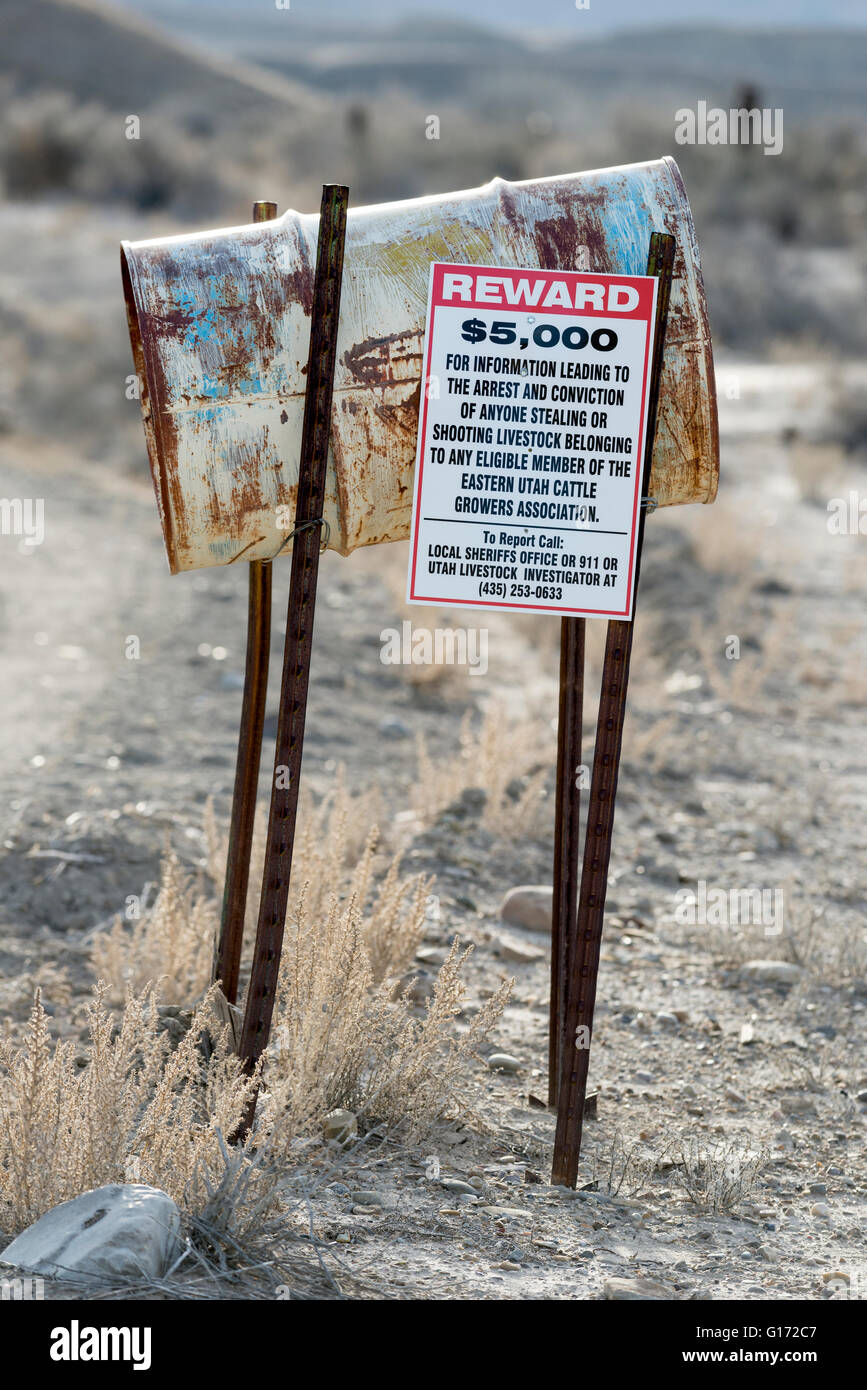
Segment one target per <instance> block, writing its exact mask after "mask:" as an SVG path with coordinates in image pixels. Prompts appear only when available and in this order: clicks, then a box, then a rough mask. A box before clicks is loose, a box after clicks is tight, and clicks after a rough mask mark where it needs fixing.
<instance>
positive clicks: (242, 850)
mask: <svg viewBox="0 0 867 1390" xmlns="http://www.w3.org/2000/svg"><path fill="white" fill-rule="evenodd" d="M276 216H277V204H276V203H266V202H258V203H254V204H253V221H254V222H270V221H272V220H273V219H274V218H275V217H276ZM248 576H249V582H248V592H247V657H246V665H245V670H244V698H243V702H242V705H241V728H240V731H239V733H238V757H237V761H236V764H235V790H234V795H233V797H232V818H231V821H230V824H229V849H228V854H227V856H226V880H225V885H224V889H223V913H222V920H221V922H220V940H219V944H218V947H217V955H216V960H215V963H214V977H215V979H217V980H219V981H220V984H221V986H222V990H223V994H224V995H225V997H226V999H227V1001H228V1002H229V1003H230V1004H234V1003H235V1001H236V1000H237V998H238V975H239V972H240V967H241V948H242V946H243V943H244V920H245V918H246V914H247V889H248V886H249V880H250V855H251V852H252V848H253V827H254V824H255V819H256V793H257V791H258V787H259V765H260V762H261V759H262V731H263V728H264V725H265V700H266V697H267V694H268V658H269V654H270V649H271V561H270V560H251V561H250V564H249V567H248Z"/></svg>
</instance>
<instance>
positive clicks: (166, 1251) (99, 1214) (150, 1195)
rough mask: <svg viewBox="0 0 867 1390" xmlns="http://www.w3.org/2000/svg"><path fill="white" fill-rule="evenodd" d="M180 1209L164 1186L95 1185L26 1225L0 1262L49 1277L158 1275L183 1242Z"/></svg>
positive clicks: (137, 1276) (8, 1246)
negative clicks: (163, 1189)
mask: <svg viewBox="0 0 867 1390" xmlns="http://www.w3.org/2000/svg"><path fill="white" fill-rule="evenodd" d="M180 1232H181V1214H180V1212H179V1211H178V1208H177V1206H176V1205H175V1203H174V1202H173V1201H172V1199H171V1197H170V1196H169V1195H168V1193H167V1192H162V1191H161V1190H160V1189H159V1188H158V1187H147V1186H145V1185H144V1184H143V1183H127V1184H123V1185H121V1184H117V1183H112V1184H110V1185H109V1186H107V1187H96V1188H94V1189H93V1191H92V1192H85V1193H83V1194H82V1195H81V1196H80V1197H73V1199H72V1201H71V1202H62V1203H61V1205H60V1206H59V1207H53V1208H52V1210H51V1211H47V1212H46V1213H45V1215H44V1216H40V1218H39V1220H38V1221H35V1222H34V1223H33V1225H32V1226H28V1228H27V1230H26V1231H23V1232H22V1233H21V1235H20V1236H18V1237H17V1239H16V1240H13V1242H12V1244H11V1245H7V1247H6V1249H5V1250H4V1251H3V1254H2V1255H0V1264H7V1265H14V1266H15V1267H16V1268H17V1269H25V1270H28V1271H29V1272H30V1273H32V1274H44V1275H47V1276H48V1277H49V1278H54V1279H73V1278H76V1279H78V1278H81V1276H82V1275H84V1276H90V1277H95V1278H98V1279H118V1278H121V1279H138V1278H142V1277H150V1278H155V1279H159V1278H160V1277H161V1276H162V1275H164V1274H165V1273H166V1271H167V1270H168V1269H169V1267H170V1266H171V1265H172V1263H173V1262H174V1260H176V1259H177V1257H178V1255H179V1254H180V1252H181V1250H182V1248H183V1246H182V1241H181V1234H180Z"/></svg>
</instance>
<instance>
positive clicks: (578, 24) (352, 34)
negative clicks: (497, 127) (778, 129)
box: [137, 0, 867, 124]
mask: <svg viewBox="0 0 867 1390" xmlns="http://www.w3.org/2000/svg"><path fill="white" fill-rule="evenodd" d="M137 3H140V0H137ZM148 8H149V9H150V10H151V11H152V12H153V13H154V14H156V15H158V16H159V17H160V19H161V21H162V22H164V23H165V24H166V25H167V26H170V27H171V28H172V29H173V30H174V31H176V32H178V33H180V34H183V35H184V37H186V38H187V39H189V40H191V41H195V42H199V43H206V44H207V45H208V46H209V47H210V48H212V49H214V50H217V51H220V52H224V53H229V54H232V55H233V56H235V57H238V58H245V59H249V60H251V61H253V62H255V63H258V64H261V65H263V66H266V67H269V68H272V69H274V70H276V71H279V72H280V73H283V74H285V75H287V76H290V77H294V78H296V79H301V80H304V81H307V82H315V84H316V86H317V88H320V89H325V90H328V91H338V92H340V93H341V94H343V95H346V94H353V95H359V94H366V95H372V94H377V93H381V92H383V91H386V90H388V89H390V88H394V87H400V88H403V89H406V90H407V91H411V92H412V93H413V94H414V95H416V96H417V97H419V98H423V99H424V100H428V101H435V100H439V101H449V102H451V101H458V102H460V103H461V104H462V105H464V106H467V107H470V108H473V109H476V110H480V111H483V112H485V113H486V114H488V115H489V116H491V117H496V116H499V115H502V114H503V113H506V112H510V111H511V112H514V111H515V110H516V109H519V110H523V111H524V112H525V113H526V112H527V111H533V110H535V109H537V108H538V107H540V106H541V107H543V108H546V109H551V107H552V106H555V107H556V108H557V109H558V111H560V112H561V113H563V114H564V115H565V114H567V113H573V112H577V111H580V112H581V114H582V119H584V120H585V121H589V122H590V123H591V124H593V123H601V121H603V120H604V119H606V118H607V113H608V111H609V110H610V108H611V106H612V105H616V104H617V103H619V102H622V101H623V100H624V99H631V100H632V101H635V102H638V101H642V102H644V101H649V102H650V103H652V104H654V105H658V104H659V103H661V102H666V103H669V104H672V105H673V106H674V107H677V106H680V105H683V104H685V103H694V102H695V100H696V98H697V97H699V96H700V97H703V98H704V99H706V100H707V101H708V102H709V103H710V104H714V103H716V102H726V103H727V102H728V100H729V97H730V95H731V93H732V91H733V90H735V88H736V87H737V86H738V85H739V84H744V83H748V84H749V85H750V86H751V87H753V88H754V89H757V90H758V91H759V92H760V93H761V94H762V95H763V98H764V101H765V102H766V104H769V105H772V106H785V108H786V111H787V114H788V115H789V116H790V118H792V119H802V118H807V117H814V116H823V115H825V114H827V110H828V103H829V96H830V95H831V93H833V106H834V111H835V113H836V115H837V116H838V117H845V116H846V115H847V114H850V115H860V116H862V117H863V116H864V115H865V114H867V76H865V74H867V29H865V28H863V27H862V28H861V29H860V30H858V29H857V28H855V27H854V23H855V12H854V10H853V11H852V20H853V28H852V29H851V30H848V31H841V30H840V29H836V28H822V29H810V30H806V29H798V28H796V27H795V26H796V25H797V24H798V22H799V20H798V14H799V13H801V14H803V8H802V10H801V11H800V12H799V11H798V7H797V6H787V7H786V8H787V9H788V10H790V11H791V13H790V14H789V15H788V17H787V16H786V15H785V14H782V13H781V14H780V15H779V24H780V27H774V28H772V27H764V28H758V29H757V28H755V27H752V28H740V27H735V24H736V16H735V13H734V11H733V8H732V6H727V7H726V13H725V24H720V22H719V16H718V15H711V14H709V15H708V20H709V22H708V23H707V24H704V25H699V24H697V23H696V22H695V20H696V9H697V6H696V4H695V3H694V0H693V3H691V4H690V5H689V6H688V7H687V14H688V16H689V17H688V19H687V21H686V22H681V23H679V24H677V25H676V26H674V25H668V26H664V27H662V26H660V24H659V15H657V19H656V27H653V28H651V27H647V26H648V25H649V23H650V20H649V16H648V14H647V7H646V6H642V7H641V10H640V11H638V12H637V13H635V15H634V22H635V24H636V27H635V28H634V29H631V30H627V31H624V32H618V33H615V34H599V33H597V32H596V31H594V30H589V29H588V27H587V25H586V23H585V20H586V19H587V17H588V13H589V12H588V13H584V12H580V13H576V12H575V11H574V8H573V9H572V11H571V15H570V12H569V10H568V7H565V6H563V5H562V4H560V5H559V6H558V7H557V11H558V13H559V14H560V15H561V16H565V18H566V19H567V20H568V21H569V22H568V26H564V32H563V33H562V34H560V33H557V34H549V33H547V32H535V33H534V34H532V35H531V36H529V37H528V36H526V35H522V34H520V33H516V32H511V31H509V30H506V29H504V28H503V27H502V16H500V17H499V18H498V17H497V16H496V15H495V14H492V15H491V16H490V25H488V24H487V23H482V24H480V23H479V22H478V20H479V17H480V15H481V14H482V12H483V11H484V7H480V6H479V5H478V4H470V5H467V6H465V7H463V13H464V15H465V18H463V19H457V18H455V17H454V16H453V15H450V14H446V15H444V16H442V17H440V18H434V17H432V16H431V15H430V14H428V13H427V11H429V10H431V9H432V8H433V7H432V6H431V5H430V4H427V3H424V4H422V5H421V6H419V7H418V8H419V10H420V13H419V14H418V15H417V16H416V17H414V18H412V19H409V18H405V17H398V18H392V19H391V20H389V21H388V22H386V21H385V20H380V21H377V20H376V19H375V18H374V17H373V16H372V14H371V12H370V8H369V6H365V14H364V18H363V19H362V18H359V15H358V9H357V7H353V9H352V13H351V14H349V13H347V14H346V16H344V17H342V18H341V19H340V22H339V23H337V22H335V20H333V19H332V20H331V21H330V22H329V21H327V20H326V19H325V18H323V17H322V16H321V15H320V14H319V6H318V5H317V7H316V8H317V15H316V17H315V18H314V17H312V16H311V12H310V10H304V9H303V8H301V7H300V6H297V5H295V4H293V8H292V10H291V11H285V10H277V9H276V8H273V7H264V6H263V7H262V8H261V9H254V10H246V9H243V10H242V9H241V8H240V7H239V6H238V5H236V4H225V3H217V4H210V3H209V4H207V6H203V5H201V4H198V3H196V2H195V0H154V3H153V4H149V5H148ZM447 8H449V9H457V8H458V7H457V6H448V7H447ZM628 8H630V12H631V7H628ZM745 8H748V9H749V10H750V12H751V13H750V16H749V21H750V22H751V23H752V24H753V25H755V23H756V15H757V14H765V13H766V12H767V7H766V6H765V7H762V8H759V7H757V6H755V5H751V6H749V7H745ZM391 9H392V10H396V12H397V15H398V16H404V15H405V13H406V6H405V5H403V6H392V7H391ZM521 9H522V11H523V14H524V19H525V24H526V25H527V26H529V25H531V24H532V23H533V22H534V16H533V15H530V14H528V10H527V7H526V5H524V4H522V5H521ZM534 11H535V7H534ZM622 12H623V11H622V9H621V10H620V13H621V15H622ZM546 13H547V12H546ZM599 13H600V14H602V10H601V9H600V11H599ZM822 13H823V14H825V13H826V11H825V9H824V8H823V11H822ZM605 15H606V18H608V19H609V21H610V12H609V7H608V6H606V7H605ZM470 16H472V19H470ZM861 21H862V24H867V8H864V7H863V6H862V7H861Z"/></svg>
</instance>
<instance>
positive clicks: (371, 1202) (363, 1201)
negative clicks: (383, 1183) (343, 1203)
mask: <svg viewBox="0 0 867 1390" xmlns="http://www.w3.org/2000/svg"><path fill="white" fill-rule="evenodd" d="M352 1200H353V1202H357V1203H358V1204H359V1206H362V1207H381V1206H383V1205H384V1202H383V1199H382V1196H381V1194H380V1193H379V1192H374V1191H373V1189H372V1188H367V1187H363V1188H361V1189H360V1191H358V1192H353V1194H352Z"/></svg>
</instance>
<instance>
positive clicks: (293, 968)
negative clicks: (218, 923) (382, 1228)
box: [264, 899, 511, 1138]
mask: <svg viewBox="0 0 867 1390" xmlns="http://www.w3.org/2000/svg"><path fill="white" fill-rule="evenodd" d="M468 954H469V950H464V951H461V949H460V947H459V944H458V942H457V941H456V942H455V943H454V945H453V946H452V949H451V951H450V953H449V956H448V959H447V960H446V961H445V963H444V964H443V966H442V967H441V969H440V971H439V974H438V976H437V979H436V982H435V984H434V993H433V997H432V999H431V1000H430V1001H429V1003H428V1005H427V1007H426V1009H425V1012H424V1015H423V1016H422V1017H421V1018H419V1017H418V1016H417V1014H416V1012H415V1011H414V1009H413V1007H412V1005H411V1003H410V1001H409V1000H408V998H407V997H406V994H405V993H403V994H400V995H398V997H397V998H395V997H394V984H393V980H389V979H383V980H382V981H381V982H380V983H377V981H376V975H375V971H374V967H373V965H372V962H371V957H370V955H369V953H368V951H367V949H366V945H365V941H364V933H363V930H362V923H361V919H360V916H359V913H358V910H357V907H356V904H355V900H353V899H351V900H350V902H349V903H348V904H347V905H346V906H344V907H340V906H339V905H338V904H337V903H336V902H334V901H332V904H331V908H330V910H329V912H328V915H327V917H326V918H325V920H324V921H319V922H316V921H314V920H313V919H312V918H311V917H310V915H309V913H308V912H307V909H306V905H305V904H303V903H302V906H301V910H300V912H299V914H298V920H297V922H296V924H295V926H294V929H293V930H292V932H291V933H290V938H289V940H288V941H287V944H286V950H285V954H284V959H283V963H282V969H281V982H280V992H279V997H278V1006H277V1012H276V1016H275V1026H274V1041H273V1044H272V1048H271V1050H270V1055H269V1060H268V1063H267V1065H266V1069H265V1087H266V1090H267V1097H266V1108H265V1111H264V1114H265V1116H267V1119H266V1123H267V1124H268V1126H269V1127H270V1129H271V1130H272V1131H275V1132H276V1131H277V1130H278V1128H279V1130H280V1131H281V1132H282V1133H283V1135H284V1136H286V1137H292V1138H294V1137H297V1136H299V1135H302V1134H305V1133H311V1132H313V1130H314V1129H315V1127H316V1126H317V1124H318V1123H319V1121H320V1120H321V1119H322V1117H324V1115H325V1114H327V1112H328V1111H329V1110H332V1109H334V1108H336V1107H343V1108H346V1109H348V1110H352V1111H354V1112H355V1113H356V1114H357V1115H358V1117H359V1120H360V1121H361V1123H362V1125H363V1126H364V1127H367V1128H369V1127H371V1126H372V1125H375V1124H386V1125H389V1126H391V1125H403V1126H405V1127H406V1129H407V1130H408V1132H409V1133H411V1134H412V1135H413V1136H414V1137H420V1136H421V1135H422V1134H423V1133H424V1132H426V1131H427V1130H429V1129H430V1128H431V1126H433V1125H434V1124H436V1123H437V1121H438V1120H439V1119H441V1118H442V1116H443V1115H444V1114H446V1113H449V1112H452V1113H458V1112H460V1111H461V1110H463V1109H465V1108H466V1106H467V1096H466V1090H467V1084H468V1075H467V1062H468V1061H469V1059H470V1058H471V1057H472V1056H474V1055H475V1053H476V1052H477V1050H478V1048H479V1046H480V1044H481V1042H482V1041H483V1040H484V1039H485V1037H486V1036H487V1035H488V1033H489V1032H490V1030H491V1029H492V1028H493V1026H494V1025H495V1023H496V1022H497V1020H498V1019H499V1017H500V1015H501V1014H502V1011H503V1008H504V1007H505V1004H506V1000H507V999H508V995H509V991H510V988H511V982H506V983H504V984H502V985H501V986H500V988H499V989H498V990H497V991H496V992H495V993H494V995H493V996H492V997H491V998H490V999H489V1000H488V1001H487V1002H486V1004H485V1005H484V1007H483V1008H482V1010H481V1011H480V1012H479V1013H478V1014H477V1015H476V1017H475V1018H474V1019H473V1021H472V1024H471V1026H470V1027H469V1028H468V1029H467V1030H466V1032H464V1033H463V1034H461V1035H457V1034H455V1033H454V1032H453V1030H452V1026H451V1025H452V1022H453V1020H454V1019H455V1017H456V1016H457V1015H458V1014H459V1013H460V1011H461V1001H462V999H463V994H464V984H463V978H462V969H463V965H464V963H465V961H466V959H467V956H468ZM277 1115H279V1116H280V1120H279V1125H278V1122H277V1118H276V1117H277Z"/></svg>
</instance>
